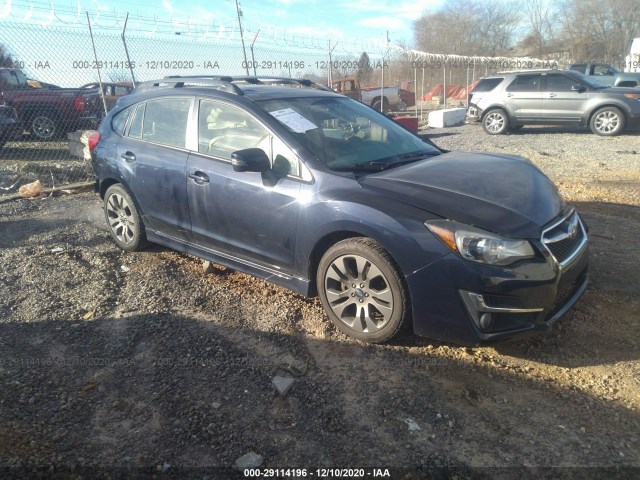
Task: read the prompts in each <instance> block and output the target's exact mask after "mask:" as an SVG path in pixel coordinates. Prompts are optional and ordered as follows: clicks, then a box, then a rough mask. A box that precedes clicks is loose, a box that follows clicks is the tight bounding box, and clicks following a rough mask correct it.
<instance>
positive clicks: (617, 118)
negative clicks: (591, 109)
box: [589, 107, 626, 137]
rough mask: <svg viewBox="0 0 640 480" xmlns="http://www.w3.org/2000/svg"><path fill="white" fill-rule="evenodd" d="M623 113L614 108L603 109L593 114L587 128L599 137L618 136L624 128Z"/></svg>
mask: <svg viewBox="0 0 640 480" xmlns="http://www.w3.org/2000/svg"><path fill="white" fill-rule="evenodd" d="M625 123H626V122H625V117H624V113H622V111H621V110H620V109H619V108H616V107H603V108H601V109H600V110H598V111H597V112H596V113H594V114H593V116H592V117H591V121H590V122H589V126H590V127H591V131H592V132H593V133H595V134H596V135H600V136H601V137H612V136H614V135H618V134H620V132H622V130H624V127H625Z"/></svg>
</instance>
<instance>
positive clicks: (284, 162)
mask: <svg viewBox="0 0 640 480" xmlns="http://www.w3.org/2000/svg"><path fill="white" fill-rule="evenodd" d="M272 168H273V171H274V172H277V173H278V174H280V175H282V176H285V175H293V176H296V177H299V176H300V163H299V160H298V157H297V155H296V154H295V153H293V152H292V151H291V149H290V148H289V147H287V146H286V145H285V143H284V142H283V141H282V140H280V139H279V138H277V137H273V166H272Z"/></svg>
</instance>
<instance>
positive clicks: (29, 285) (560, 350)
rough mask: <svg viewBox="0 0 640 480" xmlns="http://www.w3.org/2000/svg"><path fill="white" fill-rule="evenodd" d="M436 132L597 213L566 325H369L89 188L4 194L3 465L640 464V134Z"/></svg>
mask: <svg viewBox="0 0 640 480" xmlns="http://www.w3.org/2000/svg"><path fill="white" fill-rule="evenodd" d="M427 133H428V134H429V135H430V136H431V137H432V138H433V139H434V140H435V141H436V142H437V143H438V144H439V145H441V146H443V147H445V148H451V149H453V148H455V149H469V150H493V151H500V152H509V153H518V154H522V155H524V156H527V157H529V158H531V159H532V160H533V161H534V162H535V163H536V164H537V165H539V166H540V168H542V170H543V171H545V172H546V173H547V174H548V175H549V176H550V177H551V178H552V179H553V180H554V181H556V182H557V183H558V185H559V186H560V189H561V191H562V193H563V195H564V196H565V198H566V199H567V200H568V201H569V202H570V203H572V204H574V205H575V206H576V207H577V208H578V209H579V210H580V212H581V213H583V215H584V217H585V218H586V220H587V222H588V224H589V226H590V229H591V252H592V261H591V279H592V281H591V285H590V288H589V289H588V291H587V293H586V294H585V296H584V297H583V298H582V299H581V301H580V302H579V303H578V304H577V305H576V307H575V308H574V309H573V310H572V311H571V312H570V313H569V314H568V315H567V316H565V317H564V318H563V319H562V320H561V321H560V322H558V324H557V325H556V328H554V330H553V331H552V332H551V333H549V334H547V335H544V336H538V337H530V338H526V339H520V340H515V341H511V342H509V343H503V344H498V345H494V346H492V347H482V348H463V347H457V346H455V345H448V344H442V343H437V342H433V341H430V340H428V339H422V338H417V337H413V336H410V335H407V336H405V337H402V338H400V339H398V340H396V341H394V342H393V343H392V344H389V345H382V346H371V345H363V344H360V343H358V342H355V341H353V340H350V339H349V338H347V337H345V336H343V335H342V334H340V333H339V332H338V331H337V330H336V329H334V328H333V327H332V326H331V325H330V324H329V322H328V320H327V319H326V317H325V316H324V314H323V312H322V309H321V306H320V303H319V301H318V300H317V299H305V298H303V297H301V296H298V295H296V294H293V293H291V292H289V291H287V290H284V289H282V288H280V287H277V286H274V285H271V284H268V283H266V282H263V281H261V280H257V279H254V278H252V277H249V276H247V275H244V274H241V273H238V272H235V271H233V270H229V269H225V268H222V267H214V268H213V272H212V273H209V274H205V273H204V272H203V269H202V262H201V261H200V260H198V259H196V258H194V257H191V256H188V255H183V254H180V253H176V252H173V251H170V250H167V249H164V248H161V247H152V248H150V249H148V250H146V251H144V252H137V253H124V252H122V251H120V250H118V249H117V248H116V247H115V245H114V243H113V242H112V241H111V240H110V238H109V235H108V233H107V231H106V228H105V225H104V220H103V217H102V210H101V205H100V202H99V200H98V198H97V196H95V195H94V194H92V193H83V194H79V195H72V196H64V197H49V198H46V199H42V200H36V201H26V200H20V201H14V202H7V203H3V204H0V231H1V232H2V235H1V236H0V264H1V270H0V386H1V388H0V477H3V478H13V477H18V478H38V476H40V477H41V478H50V477H51V476H57V477H58V478H131V477H140V478H150V477H153V476H156V477H158V478H160V477H165V476H166V477H173V478H183V477H188V478H205V477H208V478H233V476H234V475H235V474H234V473H233V470H224V469H225V468H232V467H233V466H234V463H235V461H236V460H237V459H238V458H239V457H241V456H242V455H245V454H247V453H249V452H255V453H257V454H258V455H260V456H261V457H262V467H271V468H294V467H295V468H307V469H309V470H308V472H312V473H314V475H313V476H318V475H317V472H315V469H316V468H348V467H351V468H367V469H371V468H389V469H391V474H392V475H393V477H392V478H414V479H417V478H459V479H466V478H513V477H514V476H516V475H518V476H521V477H523V478H528V477H530V478H534V477H535V478H558V477H573V478H638V475H640V453H639V452H640V362H639V360H640V346H639V345H640V293H639V292H640V288H639V277H638V271H640V254H639V253H638V250H637V249H636V248H635V245H636V243H637V238H638V236H639V235H640V198H639V197H638V195H639V187H638V185H639V183H640V136H638V135H635V134H630V135H623V136H620V137H617V138H599V137H596V136H594V135H591V134H590V133H587V132H586V131H576V130H568V129H546V128H525V129H524V130H522V131H521V132H518V133H517V134H512V135H508V136H501V137H490V136H487V135H485V134H484V133H483V132H482V129H481V127H479V126H471V125H467V126H463V127H457V128H449V129H442V130H429V131H428V132H427ZM505 181H508V179H505ZM276 375H281V376H291V377H292V378H294V379H295V382H294V384H293V386H292V388H291V390H290V391H289V392H288V393H287V394H286V395H284V396H283V395H280V394H279V393H278V392H277V390H276V389H275V388H274V386H273V384H272V379H273V377H274V376H276ZM523 467H529V468H528V469H523ZM534 467H537V468H534ZM585 467H590V468H585ZM368 472H370V470H368ZM320 473H322V472H320ZM308 476H311V475H308ZM336 477H337V476H334V477H333V478H336Z"/></svg>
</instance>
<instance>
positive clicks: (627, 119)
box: [585, 102, 629, 125]
mask: <svg viewBox="0 0 640 480" xmlns="http://www.w3.org/2000/svg"><path fill="white" fill-rule="evenodd" d="M606 107H613V108H617V109H618V110H620V111H621V112H622V115H624V123H625V125H627V124H628V122H629V112H628V111H627V109H626V108H625V107H624V106H623V105H620V104H617V103H613V102H607V103H603V104H602V105H598V106H597V107H593V108H592V109H591V111H590V112H589V115H588V116H587V119H586V122H585V125H590V124H591V119H592V118H593V116H594V115H595V114H596V112H597V111H598V110H600V109H602V108H606Z"/></svg>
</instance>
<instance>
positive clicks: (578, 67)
mask: <svg viewBox="0 0 640 480" xmlns="http://www.w3.org/2000/svg"><path fill="white" fill-rule="evenodd" d="M570 68H571V70H575V71H576V72H580V73H584V72H586V71H587V66H586V65H585V64H584V63H577V64H575V65H571V67H570Z"/></svg>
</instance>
